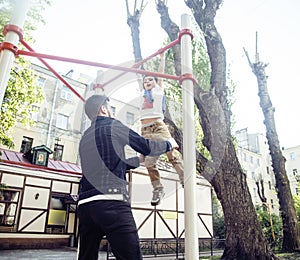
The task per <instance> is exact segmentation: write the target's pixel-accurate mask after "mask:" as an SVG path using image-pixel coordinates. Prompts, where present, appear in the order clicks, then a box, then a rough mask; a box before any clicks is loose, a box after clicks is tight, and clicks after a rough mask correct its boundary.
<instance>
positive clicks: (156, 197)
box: [151, 188, 165, 206]
mask: <svg viewBox="0 0 300 260" xmlns="http://www.w3.org/2000/svg"><path fill="white" fill-rule="evenodd" d="M152 193H153V195H152V200H151V205H152V206H156V205H158V204H159V203H160V202H161V200H162V199H163V197H164V195H165V192H164V189H161V188H160V189H154V190H153V192H152Z"/></svg>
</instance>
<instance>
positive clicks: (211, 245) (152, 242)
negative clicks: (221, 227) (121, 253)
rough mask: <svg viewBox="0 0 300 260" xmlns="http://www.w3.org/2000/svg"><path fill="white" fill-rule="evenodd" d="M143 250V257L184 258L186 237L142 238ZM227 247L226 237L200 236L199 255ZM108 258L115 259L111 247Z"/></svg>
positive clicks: (209, 254) (212, 252)
mask: <svg viewBox="0 0 300 260" xmlns="http://www.w3.org/2000/svg"><path fill="white" fill-rule="evenodd" d="M140 245H141V250H142V253H143V258H145V259H146V258H156V257H157V258H158V257H159V258H158V259H162V258H163V257H171V256H172V257H176V258H175V259H184V239H170V238H165V239H162V238H161V239H141V240H140ZM224 248H225V240H224V239H211V238H199V255H203V254H205V255H208V256H213V255H214V254H215V253H216V252H217V253H220V252H222V251H223V250H224ZM107 259H115V258H114V256H113V254H112V252H111V249H110V247H109V246H108V250H107Z"/></svg>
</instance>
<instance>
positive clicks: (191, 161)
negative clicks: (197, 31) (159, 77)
mask: <svg viewBox="0 0 300 260" xmlns="http://www.w3.org/2000/svg"><path fill="white" fill-rule="evenodd" d="M190 24H191V18H190V16H189V15H187V14H183V15H182V16H181V27H182V28H181V29H190ZM191 41H192V39H191V36H190V35H188V34H184V35H182V37H181V73H182V75H184V74H193V69H192V43H191ZM182 106H183V156H184V163H183V166H184V217H185V218H184V224H185V259H187V260H196V259H199V246H198V232H197V211H196V152H195V149H196V145H195V144H196V138H195V122H194V120H195V119H194V91H193V80H192V79H185V80H183V82H182Z"/></svg>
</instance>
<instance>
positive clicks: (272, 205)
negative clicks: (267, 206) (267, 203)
mask: <svg viewBox="0 0 300 260" xmlns="http://www.w3.org/2000/svg"><path fill="white" fill-rule="evenodd" d="M271 208H272V209H274V203H273V200H272V199H271Z"/></svg>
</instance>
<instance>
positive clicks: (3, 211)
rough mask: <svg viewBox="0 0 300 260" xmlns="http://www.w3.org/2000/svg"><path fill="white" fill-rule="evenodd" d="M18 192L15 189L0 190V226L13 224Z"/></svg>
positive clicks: (18, 196)
mask: <svg viewBox="0 0 300 260" xmlns="http://www.w3.org/2000/svg"><path fill="white" fill-rule="evenodd" d="M19 198H20V192H19V191H16V190H7V189H5V190H0V226H14V225H15V223H16V214H17V208H18V202H19Z"/></svg>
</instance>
